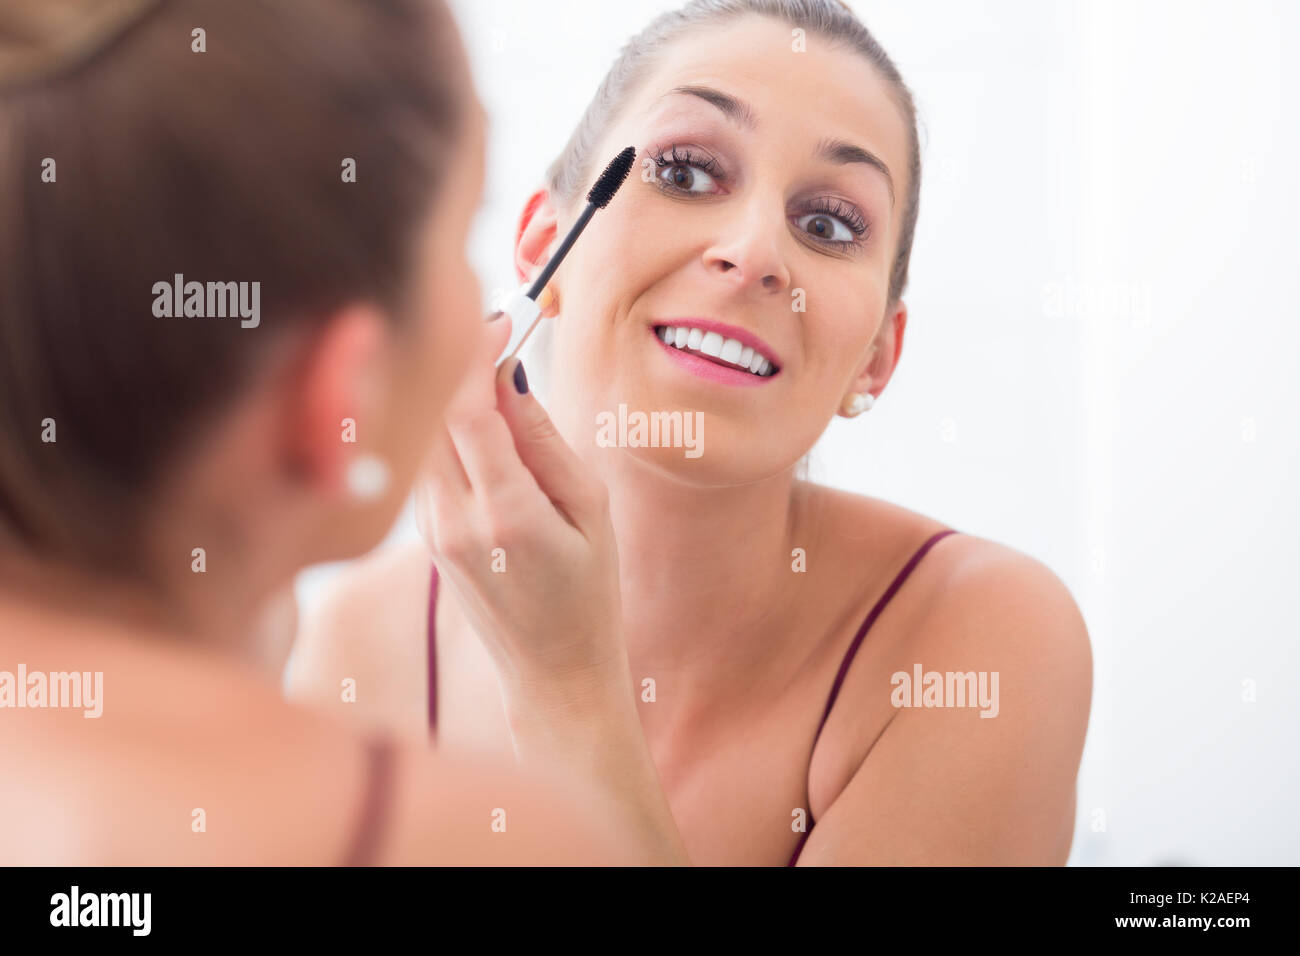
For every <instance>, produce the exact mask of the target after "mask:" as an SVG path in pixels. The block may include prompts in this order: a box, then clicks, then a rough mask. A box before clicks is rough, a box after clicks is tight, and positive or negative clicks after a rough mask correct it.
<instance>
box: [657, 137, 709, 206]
mask: <svg viewBox="0 0 1300 956" xmlns="http://www.w3.org/2000/svg"><path fill="white" fill-rule="evenodd" d="M655 165H657V166H658V167H659V172H658V174H657V178H658V180H659V183H660V185H661V186H662V187H663V188H665V189H669V190H672V191H675V192H682V193H694V194H696V195H703V194H705V193H715V192H718V183H717V178H720V171H719V170H718V167H717V163H715V162H714V161H713V160H712V159H709V158H707V157H697V156H696V155H695V154H694V153H692V152H690V151H689V150H687V149H682V148H679V147H677V146H674V147H673V148H672V151H671V153H668V154H661V155H659V156H656V157H655Z"/></svg>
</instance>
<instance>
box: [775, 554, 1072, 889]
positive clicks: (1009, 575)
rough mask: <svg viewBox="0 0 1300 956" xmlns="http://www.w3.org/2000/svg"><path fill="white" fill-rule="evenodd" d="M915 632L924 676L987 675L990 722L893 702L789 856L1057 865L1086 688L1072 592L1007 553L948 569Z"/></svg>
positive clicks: (858, 861)
mask: <svg viewBox="0 0 1300 956" xmlns="http://www.w3.org/2000/svg"><path fill="white" fill-rule="evenodd" d="M918 633H920V634H921V635H922V637H921V638H920V640H919V641H918V643H917V645H916V652H915V654H914V655H913V658H914V660H915V661H917V662H919V663H921V664H922V666H923V668H924V670H925V671H931V670H933V671H940V672H944V671H954V672H968V671H972V670H973V671H977V672H978V671H988V672H990V674H991V672H994V671H996V672H998V712H997V716H996V717H989V718H985V717H981V716H980V715H979V711H980V708H978V707H974V708H969V707H967V708H960V707H934V708H927V707H905V708H899V710H898V712H897V713H896V714H895V715H894V717H892V718H891V720H890V722H889V724H888V726H887V728H886V729H885V731H884V732H883V734H882V735H881V737H880V739H879V740H878V741H877V742H876V744H875V746H874V747H873V748H872V750H871V751H870V753H869V754H868V756H867V757H866V759H865V760H864V761H863V763H862V765H861V766H860V767H859V768H858V770H857V771H856V773H855V774H854V776H853V777H852V779H851V780H850V782H849V783H848V785H847V786H845V788H844V790H843V791H842V792H841V793H840V794H839V795H838V796H837V797H836V798H835V799H834V800H833V802H832V803H831V805H830V807H829V809H828V810H827V811H826V812H825V813H824V814H823V815H822V816H821V817H820V818H819V819H818V820H817V825H816V826H815V827H814V828H813V831H812V833H811V835H810V836H809V838H808V842H807V845H806V846H805V847H804V852H803V854H802V855H801V857H800V864H812V865H837V864H838V865H864V864H880V865H911V866H916V865H1045V864H1052V865H1056V864H1064V863H1065V861H1066V858H1067V857H1068V856H1069V851H1070V843H1071V839H1072V836H1073V825H1074V811H1075V778H1076V774H1077V772H1078V767H1079V759H1080V756H1081V753H1082V749H1083V742H1084V736H1085V732H1086V730H1087V724H1088V711H1089V706H1090V702H1091V695H1092V656H1091V650H1090V647H1089V642H1088V634H1087V630H1086V628H1085V625H1084V622H1083V619H1082V617H1081V615H1080V613H1079V610H1078V608H1077V606H1076V605H1075V603H1074V601H1073V599H1072V598H1071V597H1070V594H1069V592H1068V591H1067V590H1066V588H1065V586H1064V585H1063V584H1062V583H1061V582H1060V580H1059V579H1057V578H1056V576H1055V575H1054V574H1053V573H1052V572H1051V571H1050V570H1048V569H1047V568H1045V567H1043V566H1042V565H1041V564H1038V563H1037V562H1035V561H1033V560H1031V559H1029V558H1027V557H1025V556H1023V555H1017V554H1015V553H1014V552H1011V553H1010V555H1009V556H1003V557H999V558H996V559H994V560H992V561H988V562H984V563H982V565H981V566H980V567H976V568H967V569H965V570H958V571H957V572H955V573H954V579H953V580H952V581H951V582H950V584H949V587H948V588H946V589H945V591H944V595H943V600H942V601H939V602H936V606H935V607H934V608H932V609H931V610H929V611H927V612H926V614H925V615H924V617H923V619H922V620H921V621H920V623H919V626H918ZM911 665H912V661H910V660H909V661H908V663H907V667H908V669H910V668H911ZM989 686H990V687H991V684H990V685H989ZM893 691H894V687H892V686H889V687H882V688H881V689H880V693H884V694H888V693H891V692H893Z"/></svg>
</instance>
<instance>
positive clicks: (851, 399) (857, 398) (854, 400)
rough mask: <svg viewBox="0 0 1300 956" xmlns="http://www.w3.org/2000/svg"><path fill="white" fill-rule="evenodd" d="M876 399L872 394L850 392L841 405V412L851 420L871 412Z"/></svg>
mask: <svg viewBox="0 0 1300 956" xmlns="http://www.w3.org/2000/svg"><path fill="white" fill-rule="evenodd" d="M875 404H876V398H875V396H874V395H872V394H871V393H870V392H850V393H849V394H848V395H846V396H845V397H844V401H843V402H841V403H840V410H841V411H842V412H844V414H845V415H847V416H848V417H849V418H853V417H855V416H857V415H861V414H862V413H863V412H869V411H871V409H872V407H873V406H874V405H875Z"/></svg>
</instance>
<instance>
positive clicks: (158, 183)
mask: <svg viewBox="0 0 1300 956" xmlns="http://www.w3.org/2000/svg"><path fill="white" fill-rule="evenodd" d="M197 29H202V30H203V31H204V34H203V35H202V36H199V35H198V34H197V32H194V33H192V31H197ZM454 37H455V33H454V25H453V23H452V21H451V18H450V15H449V14H448V12H447V11H446V9H445V7H443V5H442V4H441V3H436V2H430V0H257V2H248V3H244V2H222V3H200V2H195V0H5V3H4V5H3V6H0V547H20V548H22V549H24V550H30V551H32V552H36V553H44V554H46V555H47V556H53V557H59V558H73V559H81V560H82V561H85V562H87V563H92V564H94V565H96V566H100V567H129V566H130V562H131V561H132V560H133V554H132V546H133V545H135V544H138V541H137V540H136V538H137V532H139V530H140V529H141V527H142V522H143V521H144V518H145V514H146V512H145V508H146V505H147V504H148V502H149V498H150V493H151V490H152V489H154V488H155V487H157V485H158V482H159V481H160V479H161V478H162V476H164V475H165V474H167V473H168V472H169V470H170V469H171V468H172V467H173V466H175V465H176V464H177V462H178V460H182V459H183V453H184V451H185V449H186V448H187V447H189V446H190V444H191V443H192V442H194V441H196V440H198V438H199V437H201V436H202V434H203V430H204V426H205V425H206V424H208V423H210V422H212V421H213V420H214V419H215V418H216V416H217V415H219V413H220V412H221V411H222V410H223V408H225V407H226V406H227V405H228V404H230V403H231V402H232V401H233V399H234V398H235V397H236V396H237V395H238V394H239V391H240V388H241V386H242V385H243V384H245V383H246V382H248V381H249V379H250V377H251V376H252V375H253V374H254V373H255V371H256V369H257V367H258V364H259V362H261V361H263V360H264V359H265V357H266V356H268V355H269V354H271V353H272V351H273V349H272V348H271V347H270V346H271V345H272V343H274V342H276V341H285V339H284V333H285V332H286V331H288V330H294V329H296V330H300V331H303V332H309V331H310V330H311V328H312V326H313V324H315V323H316V322H317V321H318V320H320V319H322V318H324V317H325V316H327V315H328V314H329V313H330V312H331V310H333V309H335V308H337V307H339V306H340V305H343V304H345V303H347V302H351V301H370V302H374V303H376V304H379V305H381V306H383V307H384V308H385V309H386V310H387V311H388V312H389V313H390V314H394V315H398V316H400V315H402V314H403V306H404V303H405V301H406V298H407V295H408V294H409V291H410V287H411V284H412V283H411V280H412V278H413V277H414V274H415V271H414V251H415V240H416V231H417V230H418V228H419V227H420V225H421V224H422V223H423V222H424V221H425V217H426V216H427V214H428V213H429V211H430V210H431V208H432V204H433V203H434V202H435V201H436V198H437V195H438V187H439V185H440V181H441V180H440V176H441V171H442V170H444V169H446V168H447V165H448V164H449V162H450V160H451V156H452V154H453V151H454V150H455V149H456V147H457V143H458V140H459V138H460V130H461V125H462V117H461V115H460V114H461V111H462V107H461V104H462V102H463V101H464V100H463V96H464V91H463V90H462V89H461V83H462V82H463V80H462V76H463V74H464V70H463V69H456V68H455V67H456V66H457V65H458V64H459V63H460V62H461V58H460V54H459V51H458V49H457V48H456V46H455V43H456V41H455V39H454ZM200 40H202V43H200ZM200 46H203V47H205V49H202V50H200V49H199V47H200ZM347 160H353V161H355V168H356V177H355V181H354V182H348V181H344V179H345V177H344V175H343V171H344V164H345V161H347ZM51 161H52V162H51ZM177 274H181V275H183V276H184V277H185V281H186V282H188V281H190V280H195V281H198V282H200V283H217V282H220V283H226V282H231V283H234V282H247V283H249V284H250V286H251V283H253V282H258V283H259V284H260V292H261V298H260V313H261V316H263V318H262V321H261V323H260V326H259V327H257V328H245V327H243V326H242V323H241V322H240V320H239V319H238V318H236V319H234V320H233V321H232V320H231V319H221V318H194V317H182V318H159V317H157V316H156V315H155V314H154V310H153V307H154V304H155V294H154V292H153V291H152V290H153V286H154V285H155V283H157V282H160V281H162V282H171V281H172V280H173V277H174V276H175V275H177ZM47 422H49V423H52V425H53V428H50V427H48V426H47V425H46V423H47ZM47 432H48V433H49V434H47ZM50 437H53V438H54V439H55V440H54V441H50V440H49V438H50Z"/></svg>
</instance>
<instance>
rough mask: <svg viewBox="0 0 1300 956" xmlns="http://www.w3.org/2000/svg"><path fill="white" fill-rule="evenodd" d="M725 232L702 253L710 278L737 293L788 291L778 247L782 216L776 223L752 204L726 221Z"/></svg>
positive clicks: (783, 229) (783, 228)
mask: <svg viewBox="0 0 1300 956" xmlns="http://www.w3.org/2000/svg"><path fill="white" fill-rule="evenodd" d="M727 228H728V232H727V234H726V235H724V236H721V237H719V239H718V241H717V242H715V243H713V244H712V245H710V246H709V248H708V249H706V250H705V252H704V267H705V269H706V270H707V271H708V272H709V274H710V275H715V276H718V277H720V278H722V279H724V280H725V281H727V282H731V283H733V284H734V285H735V286H736V287H737V288H738V289H744V288H746V287H754V288H758V289H761V290H762V291H763V292H767V293H778V292H779V293H783V292H785V291H786V289H788V288H789V287H790V270H789V269H787V268H786V265H785V258H784V256H782V254H781V247H780V242H781V239H782V237H783V236H784V235H785V232H786V229H787V226H786V222H785V217H784V214H782V215H781V217H780V218H779V219H778V218H776V217H774V216H772V215H771V214H770V213H765V212H764V211H763V210H762V209H760V208H759V203H758V202H757V201H752V202H750V203H749V204H747V207H746V209H745V212H744V214H742V215H739V216H736V217H735V218H734V219H732V220H730V221H729V223H728V227H727Z"/></svg>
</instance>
